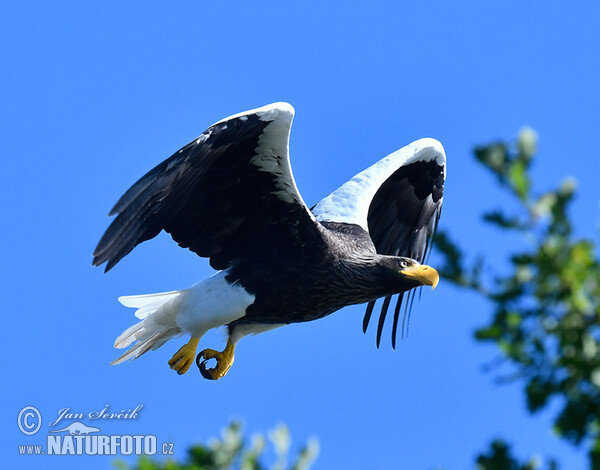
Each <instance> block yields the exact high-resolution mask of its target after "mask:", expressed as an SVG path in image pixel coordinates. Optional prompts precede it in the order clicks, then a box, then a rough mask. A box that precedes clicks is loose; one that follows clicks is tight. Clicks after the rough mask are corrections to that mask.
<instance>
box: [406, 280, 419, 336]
mask: <svg viewBox="0 0 600 470" xmlns="http://www.w3.org/2000/svg"><path fill="white" fill-rule="evenodd" d="M416 293H417V290H416V289H414V290H413V291H412V292H411V293H410V295H409V298H408V299H407V300H406V305H407V307H408V315H407V319H406V337H407V338H408V332H409V330H410V314H411V313H412V308H413V302H414V301H415V294H416ZM409 304H410V305H409Z"/></svg>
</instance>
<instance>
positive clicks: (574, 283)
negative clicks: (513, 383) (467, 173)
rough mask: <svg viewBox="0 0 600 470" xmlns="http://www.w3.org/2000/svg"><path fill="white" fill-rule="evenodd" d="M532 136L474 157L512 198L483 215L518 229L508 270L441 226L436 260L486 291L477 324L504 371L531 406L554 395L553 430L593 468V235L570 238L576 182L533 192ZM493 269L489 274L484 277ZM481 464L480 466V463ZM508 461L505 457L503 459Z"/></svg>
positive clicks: (598, 411)
mask: <svg viewBox="0 0 600 470" xmlns="http://www.w3.org/2000/svg"><path fill="white" fill-rule="evenodd" d="M536 152H537V136H536V134H535V133H534V132H533V131H532V130H530V129H525V130H523V131H522V132H521V134H520V136H519V138H518V140H517V142H516V144H512V145H511V144H509V143H505V142H497V143H493V144H490V145H485V146H479V147H477V148H476V149H475V157H476V159H477V161H479V162H480V163H481V164H482V165H483V166H484V167H485V168H486V169H487V170H489V171H490V172H491V174H492V175H493V176H494V177H495V178H496V180H497V181H498V183H499V184H500V185H501V187H502V188H504V189H505V190H506V192H507V193H509V195H510V197H511V198H513V199H514V201H516V207H517V208H518V209H517V210H516V211H514V212H507V211H506V210H505V209H503V208H500V207H498V208H492V209H491V210H490V211H489V212H487V213H485V214H484V215H483V221H484V223H486V224H489V225H492V226H494V227H496V228H497V229H499V230H503V231H506V232H511V233H518V234H520V235H521V239H522V240H523V244H522V246H520V247H519V248H516V249H515V250H514V252H513V253H511V254H510V255H509V260H510V261H509V266H510V268H509V272H508V273H506V274H500V273H498V272H497V271H496V270H494V275H493V276H491V277H490V276H487V275H486V276H485V279H484V276H482V266H486V274H487V273H488V272H489V269H490V263H489V261H488V259H486V258H483V257H480V258H479V259H477V260H476V261H474V262H472V263H470V264H469V263H467V261H465V256H464V255H463V250H462V249H461V248H460V247H459V246H458V244H457V243H455V242H453V241H452V239H451V237H450V235H449V234H448V233H444V232H440V233H439V235H438V236H437V242H436V247H437V248H438V250H439V251H441V252H442V254H443V255H444V258H445V265H444V266H443V267H442V269H441V270H440V273H441V274H442V276H443V277H445V278H446V279H448V280H450V281H451V282H453V283H455V284H456V285H459V286H462V287H465V288H467V289H470V290H473V291H475V292H477V293H478V294H480V295H482V296H484V297H485V298H486V299H488V300H489V301H490V303H491V305H492V308H493V316H492V318H491V320H490V322H489V323H488V324H486V325H484V326H482V327H481V328H479V329H478V330H477V331H476V332H475V337H476V339H477V340H478V341H484V342H488V343H493V344H495V345H496V346H497V347H498V349H499V351H500V354H501V356H502V357H503V358H504V359H508V361H509V362H510V363H511V364H512V365H513V368H514V372H515V373H514V374H512V376H511V378H512V379H515V380H522V381H523V382H524V391H525V396H526V400H527V407H528V409H529V410H530V412H532V413H533V412H536V411H538V410H541V409H544V408H546V407H547V406H548V404H549V401H550V400H551V399H556V400H557V401H558V402H559V403H560V411H559V412H558V413H557V414H556V415H555V416H554V429H555V431H556V432H557V433H558V434H559V435H560V436H561V437H562V438H564V439H566V440H567V441H569V442H571V443H573V444H576V445H577V444H583V445H585V446H586V447H587V448H588V450H589V455H590V468H600V434H599V431H600V327H599V318H600V262H599V260H598V255H597V247H596V246H595V244H594V242H593V241H591V240H587V239H582V238H577V237H576V236H575V234H574V233H573V226H572V222H571V220H570V218H569V212H568V211H569V207H570V205H571V204H572V202H573V200H574V195H575V182H574V181H573V180H572V179H567V180H565V181H563V183H562V184H561V185H560V186H558V187H557V188H555V189H552V190H549V191H546V192H541V193H538V192H534V190H533V184H532V178H531V165H532V162H533V160H534V156H535V154H536ZM490 278H491V280H489V279H490ZM486 468H487V467H486ZM510 468H512V467H510Z"/></svg>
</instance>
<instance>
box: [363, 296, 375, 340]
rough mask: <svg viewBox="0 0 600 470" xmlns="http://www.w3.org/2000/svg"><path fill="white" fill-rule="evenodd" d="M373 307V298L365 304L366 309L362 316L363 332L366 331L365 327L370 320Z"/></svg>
mask: <svg viewBox="0 0 600 470" xmlns="http://www.w3.org/2000/svg"><path fill="white" fill-rule="evenodd" d="M374 307H375V300H372V301H371V302H369V303H368V304H367V311H366V312H365V317H364V318H363V333H366V332H367V327H368V326H369V320H371V314H372V313H373V308H374Z"/></svg>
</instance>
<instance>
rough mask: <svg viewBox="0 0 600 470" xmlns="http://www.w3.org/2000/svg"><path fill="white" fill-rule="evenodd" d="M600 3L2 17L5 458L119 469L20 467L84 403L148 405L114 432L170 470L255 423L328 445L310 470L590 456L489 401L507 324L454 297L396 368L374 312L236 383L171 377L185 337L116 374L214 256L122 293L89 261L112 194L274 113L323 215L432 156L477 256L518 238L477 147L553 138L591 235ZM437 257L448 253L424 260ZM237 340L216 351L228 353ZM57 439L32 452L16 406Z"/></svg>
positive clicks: (499, 392) (164, 255) (142, 267)
mask: <svg viewBox="0 0 600 470" xmlns="http://www.w3.org/2000/svg"><path fill="white" fill-rule="evenodd" d="M599 19H600V6H598V4H597V2H592V1H588V2H585V1H584V2H577V3H576V4H570V5H569V6H568V7H567V6H566V4H565V3H564V2H558V1H531V2H518V1H502V2H499V1H493V2H481V1H474V0H471V1H464V2H459V3H456V2H442V1H430V2H410V3H408V2H382V1H372V2H368V3H367V2H348V1H344V2H339V1H332V2H314V1H303V2H282V1H257V2H240V1H233V2H227V3H226V4H225V3H222V2H201V1H187V0H185V1H184V0H182V1H178V2H159V1H150V0H146V1H129V2H122V1H121V2H117V1H104V2H97V1H89V2H80V1H77V2H76V1H62V0H57V1H54V2H51V3H43V2H30V1H25V0H24V1H20V2H3V4H2V5H1V6H0V41H1V43H2V44H3V47H2V50H1V51H0V59H1V63H2V69H3V71H2V74H0V101H1V103H2V112H1V113H0V120H1V121H0V133H1V138H0V151H1V154H2V159H1V160H0V165H1V170H2V171H0V175H1V176H0V177H1V178H2V184H1V185H0V188H1V189H0V191H2V200H3V201H4V204H3V220H4V222H3V230H2V231H1V232H0V236H1V237H2V246H3V247H4V250H3V263H2V265H3V266H2V270H1V271H0V276H1V285H2V286H3V308H2V310H3V322H4V331H5V334H4V338H3V341H2V351H3V355H4V360H3V361H2V372H3V377H4V381H3V402H4V406H2V408H1V414H0V418H1V420H2V435H3V437H4V439H3V440H2V442H3V444H2V445H3V447H4V446H6V449H4V451H3V456H4V459H5V460H4V461H5V462H6V465H9V466H13V467H18V468H40V467H44V468H81V466H82V465H84V466H85V467H86V468H92V469H96V468H98V469H100V468H108V467H109V465H110V460H111V458H106V457H81V456H73V457H48V456H43V457H27V456H19V455H18V452H17V445H18V444H38V443H41V442H43V440H44V439H45V437H44V436H45V435H46V433H47V431H48V430H49V429H50V428H49V426H48V423H49V422H50V421H51V420H52V419H54V418H55V417H56V415H57V414H58V410H60V409H63V408H66V407H69V408H71V409H72V410H73V411H76V412H83V413H88V412H90V411H94V410H99V409H102V408H103V407H104V406H105V405H106V404H110V406H111V409H113V410H116V409H129V408H135V407H136V406H137V405H138V404H143V405H144V408H143V411H142V412H141V413H140V416H139V418H138V419H137V420H131V421H122V422H106V423H102V426H99V427H101V428H102V430H103V432H104V431H106V432H107V433H109V434H110V433H112V434H154V435H156V436H157V437H158V440H159V442H163V441H165V442H173V443H174V445H175V452H176V456H177V457H182V456H183V455H184V454H185V449H186V448H187V447H188V446H189V445H190V444H191V443H193V442H197V441H206V440H207V439H208V438H209V437H211V436H215V435H217V434H218V432H219V430H220V428H221V427H222V426H224V425H225V424H227V423H228V422H229V421H230V420H231V419H232V418H236V417H239V418H242V419H243V420H244V422H245V423H246V429H247V431H248V434H250V433H252V432H255V431H261V432H264V431H266V430H267V429H270V428H272V427H273V426H275V425H276V424H277V423H279V422H285V423H287V424H288V425H289V427H290V429H291V432H292V437H293V442H292V446H293V447H294V448H295V447H297V446H299V445H300V444H302V443H303V442H305V441H306V439H307V438H308V437H309V436H313V435H314V436H317V437H318V438H319V440H320V444H321V455H320V457H319V459H318V460H317V464H316V467H315V468H319V469H328V468H348V469H364V468H407V469H412V468H419V469H420V468H423V469H433V468H435V467H440V466H445V467H446V468H448V469H464V468H470V467H471V463H472V460H473V456H474V454H475V453H476V452H477V451H480V450H482V449H484V448H486V447H487V444H488V442H489V440H490V439H491V438H493V437H495V436H501V437H504V438H506V439H507V440H509V441H511V442H513V443H515V447H516V451H517V453H518V454H520V455H523V456H524V455H533V454H536V455H548V454H550V455H553V456H555V457H557V458H558V459H559V460H562V461H563V462H564V463H566V466H568V468H570V469H580V468H584V457H583V456H582V455H581V454H580V453H579V452H577V451H576V450H574V449H572V448H571V447H570V446H567V445H566V444H564V443H562V442H561V441H560V440H559V439H557V438H556V437H555V436H553V434H552V432H551V429H550V428H551V427H550V423H551V415H550V414H548V413H543V414H541V415H537V416H535V417H531V416H529V415H528V414H527V413H526V412H525V407H524V401H523V397H522V392H521V386H522V385H521V384H514V385H508V386H497V385H495V384H494V383H493V376H491V375H490V374H484V373H483V372H482V370H481V368H482V366H483V365H484V364H485V363H487V362H488V361H489V360H491V359H492V358H494V357H495V351H494V350H493V349H492V348H491V347H486V346H481V345H478V344H476V343H475V342H474V341H473V340H472V332H473V330H474V328H475V327H477V326H478V325H482V324H484V323H485V322H486V320H487V319H488V318H489V315H490V311H491V308H490V306H489V305H487V304H485V303H484V302H482V301H481V300H480V299H478V298H476V297H474V296H472V295H470V294H467V293H465V292H462V291H458V290H456V289H455V288H453V287H452V286H450V285H447V284H446V283H441V284H440V286H439V287H438V288H437V289H436V290H435V291H434V292H433V293H431V292H429V291H424V292H423V295H422V299H421V301H420V303H418V305H416V306H415V308H414V311H413V317H412V322H411V332H410V337H409V339H408V340H405V341H402V342H400V344H399V346H398V347H397V350H396V352H393V351H392V350H391V346H390V345H389V340H388V339H387V338H388V337H389V330H388V329H386V331H385V332H384V335H385V336H386V341H385V342H384V343H383V345H382V347H381V349H380V350H377V349H376V348H375V334H374V331H373V326H372V329H371V330H370V331H368V333H367V335H363V334H362V331H361V322H362V313H363V308H362V307H353V308H347V309H344V310H342V311H340V312H337V313H336V314H334V315H332V316H330V317H328V318H326V319H323V320H320V321H317V322H312V323H307V324H301V325H292V326H289V327H285V328H281V329H278V330H275V331H272V332H269V333H265V334H263V335H260V336H257V337H250V338H247V339H245V340H243V342H241V343H240V345H239V347H238V350H237V355H236V363H235V366H234V367H233V368H232V370H231V371H230V373H229V375H228V376H227V377H226V378H225V379H223V380H220V381H218V382H215V383H212V382H208V381H206V380H204V379H202V378H201V377H200V375H199V374H198V373H197V371H196V370H194V369H192V370H191V372H190V373H188V374H187V375H185V376H183V377H179V376H177V375H176V374H174V373H173V372H172V371H171V370H170V369H169V368H168V366H167V361H168V359H169V358H170V357H171V355H172V354H173V353H174V352H175V351H176V350H177V349H178V348H179V347H180V345H181V344H183V342H184V340H178V341H173V342H170V343H168V344H167V345H165V346H163V347H162V348H161V349H160V350H158V351H156V352H153V353H152V354H148V355H146V356H145V357H143V358H142V359H140V360H137V361H135V362H133V363H128V364H125V365H122V366H118V367H111V366H109V362H110V361H111V360H113V359H114V358H115V357H116V356H117V352H116V351H115V350H113V347H112V344H113V341H114V338H115V337H116V336H117V335H118V334H119V333H120V332H121V331H122V330H123V329H125V328H126V327H128V326H129V325H130V324H132V323H133V321H134V317H133V312H132V311H131V310H129V309H126V308H124V307H122V306H121V305H119V304H118V302H117V300H116V299H117V297H118V296H119V295H125V294H138V293H150V292H161V291H167V290H173V289H179V288H184V287H187V286H189V285H191V284H193V283H194V282H196V281H198V280H200V279H202V278H205V277H207V276H209V275H210V274H211V270H210V268H209V266H208V264H207V262H206V260H201V259H199V258H197V257H196V256H195V255H193V254H192V253H189V252H187V251H185V250H181V249H179V248H178V247H177V246H176V245H175V244H174V243H173V242H172V241H171V240H170V238H169V237H168V236H165V235H164V234H163V235H161V236H159V237H158V238H157V239H155V240H153V241H151V242H149V243H145V244H143V245H142V246H139V247H138V248H136V249H135V250H134V252H132V254H130V255H129V256H128V257H127V258H126V259H124V260H123V261H122V262H121V263H120V264H119V265H118V266H117V267H116V268H115V269H114V270H113V271H111V272H110V273H109V274H108V275H104V274H102V270H100V269H98V268H92V267H91V266H90V263H91V258H92V257H91V254H92V251H93V249H94V247H95V245H96V243H97V241H98V239H99V237H100V236H101V234H102V233H103V231H104V229H105V228H106V227H107V225H108V223H109V219H107V217H106V214H107V213H108V210H109V209H110V208H111V207H112V205H113V204H114V202H116V200H117V199H118V197H119V196H120V195H121V194H122V193H123V192H124V191H125V190H126V189H127V188H128V187H129V186H130V185H131V184H132V183H133V182H135V181H136V180H137V178H138V177H140V176H141V175H142V174H144V173H145V172H146V171H147V170H149V169H150V168H152V167H153V166H154V165H155V164H157V163H158V162H160V161H162V160H163V159H165V158H166V157H168V156H169V155H170V154H171V153H172V152H174V151H175V150H177V149H178V148H179V147H180V146H182V145H183V144H185V143H187V142H188V141H189V140H191V139H192V138H194V137H196V136H197V135H198V134H200V133H201V132H202V131H203V130H204V129H205V128H206V127H208V126H209V125H210V124H211V123H213V122H215V121H217V120H219V119H221V118H223V117H225V116H228V115H230V114H233V113H236V112H240V111H243V110H246V109H250V108H254V107H258V106H262V105H264V104H267V103H270V102H274V101H288V102H290V103H291V104H293V106H294V107H295V108H296V118H295V121H294V125H293V129H292V137H291V158H292V164H293V168H294V174H295V177H296V181H297V184H298V186H299V188H300V190H301V192H302V194H303V196H304V199H305V200H306V201H307V203H308V204H312V203H314V202H317V201H318V200H319V199H320V198H322V197H324V196H326V195H327V194H328V193H329V192H331V191H332V190H334V189H335V188H336V187H338V186H339V185H340V184H342V183H343V182H344V181H346V180H347V179H348V178H350V177H351V176H352V175H354V174H355V173H357V172H358V171H361V170H362V169H364V168H366V167H367V166H369V165H370V164H372V163H374V162H375V161H377V160H378V159H380V158H382V157H383V156H385V155H387V154H389V153H391V152H392V151H394V150H396V149H398V148H400V147H402V146H404V145H405V144H407V143H409V142H411V141H413V140H415V139H417V138H420V137H435V138H437V139H439V140H440V141H441V142H442V143H443V144H444V146H445V149H446V153H447V157H448V179H447V184H446V193H445V205H444V213H443V216H442V221H441V225H442V226H443V227H444V228H445V229H448V230H449V231H451V232H452V233H453V234H454V236H455V237H456V238H459V239H460V240H461V242H462V244H463V245H464V246H465V247H468V248H469V255H471V256H475V255H476V254H478V253H484V254H486V255H489V256H490V259H492V260H494V261H495V262H497V263H499V266H500V267H501V265H502V259H503V255H504V254H506V253H508V252H509V251H510V250H511V249H512V248H513V247H515V246H519V245H520V244H522V243H524V242H523V241H521V240H518V239H514V238H510V239H508V238H506V237H505V235H503V234H499V233H496V232H494V231H493V230H491V229H489V228H487V227H484V226H482V225H481V223H480V214H481V212H482V211H483V210H484V209H489V208H494V207H496V206H498V205H500V204H504V203H505V201H504V199H503V196H502V193H500V192H499V191H498V189H497V188H496V187H495V185H494V181H493V180H492V178H490V177H489V176H488V175H487V174H485V173H484V172H483V170H481V169H480V168H479V167H478V166H477V165H476V164H475V163H474V161H473V159H472V157H471V148H472V146H473V145H474V144H477V143H482V142H487V141H489V140H492V139H496V138H511V137H514V136H516V134H517V133H518V131H519V129H520V128H521V126H523V125H529V126H532V127H533V128H534V129H536V130H537V131H538V133H539V134H540V155H539V157H538V160H537V161H536V163H535V168H534V175H535V177H536V183H537V184H538V187H539V189H548V188H550V187H553V186H554V185H556V184H558V183H559V182H560V181H561V180H562V178H563V177H565V176H567V175H570V176H573V177H575V178H576V179H577V181H578V185H579V197H578V198H577V200H576V203H575V207H574V210H573V216H574V219H575V221H576V223H577V225H578V229H577V230H578V234H579V235H581V236H586V237H590V238H595V239H596V240H597V235H598V231H597V229H598V225H599V222H600V217H599V206H598V201H599V199H600V198H599V190H598V185H597V175H598V172H599V170H600V165H599V164H598V155H597V149H596V146H597V144H596V138H597V136H598V134H599V132H600V124H599V123H600V111H599V110H600V91H599V90H600V88H599V87H598V76H599V75H600V56H599V55H598V53H597V52H598V50H599V47H600V30H599V29H598V28H597V23H598V20H599ZM431 261H432V263H433V264H434V263H435V254H434V256H433V257H432V259H431ZM221 341H222V340H221V334H220V333H219V332H215V333H214V334H209V335H207V336H206V337H205V338H204V339H203V340H202V342H201V347H220V346H221V344H222V343H221ZM27 405H33V406H36V407H37V408H39V410H40V411H41V413H42V416H43V424H42V429H41V431H40V433H39V434H38V435H36V436H32V437H27V436H24V435H23V434H21V433H20V431H19V430H18V427H17V424H16V417H17V415H18V413H19V410H21V409H22V408H23V407H24V406H27Z"/></svg>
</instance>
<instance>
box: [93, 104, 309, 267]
mask: <svg viewBox="0 0 600 470" xmlns="http://www.w3.org/2000/svg"><path fill="white" fill-rule="evenodd" d="M293 117H294V109H293V108H292V106H290V105H289V104H287V103H274V104H271V105H268V106H265V107H262V108H258V109H254V110H251V111H247V112H245V113H240V114H236V115H234V116H231V117H229V118H226V119H224V120H222V121H219V122H217V123H216V124H214V125H212V126H211V127H209V128H208V129H207V130H206V131H205V132H204V133H203V134H202V135H201V136H200V137H198V138H197V139H196V140H194V141H192V142H190V143H189V144H187V145H186V146H185V147H183V148H182V149H181V150H179V151H178V152H176V153H175V154H174V155H172V156H171V157H170V158H169V159H167V160H165V161H164V162H162V163H161V164H159V165H158V166H157V167H155V168H154V169H153V170H151V171H150V172H148V173H147V174H146V175H145V176H143V177H142V178H141V179H140V180H139V181H138V182H137V183H135V184H134V185H133V186H132V187H131V188H130V189H129V190H128V191H127V192H126V193H125V194H124V195H123V196H122V197H121V199H119V201H118V202H117V204H116V205H115V207H114V208H113V209H112V211H111V212H110V215H114V214H117V217H116V218H115V220H114V221H113V222H112V224H111V225H110V226H109V227H108V229H107V230H106V233H105V234H104V236H103V237H102V239H101V240H100V242H99V243H98V246H97V248H96V250H95V251H94V261H93V264H94V265H96V266H99V265H101V264H102V263H104V262H106V263H107V265H106V271H108V270H109V269H111V268H112V267H113V266H114V265H115V264H116V263H117V262H118V261H119V260H120V259H121V258H123V257H124V256H125V255H127V253H129V252H130V251H131V250H132V249H133V248H134V247H135V246H136V245H138V244H139V243H142V242H143V241H145V240H149V239H151V238H153V237H155V236H156V235H158V233H159V232H160V231H161V230H165V231H166V232H168V233H170V234H171V236H172V237H173V239H174V240H175V241H176V242H177V243H178V244H179V246H181V247H184V248H189V249H190V250H191V251H193V252H194V253H196V254H198V255H199V256H203V257H209V258H210V264H211V265H212V266H213V268H215V269H225V268H227V267H229V266H231V265H232V263H234V262H235V261H236V260H240V259H244V258H247V257H248V256H260V254H264V253H265V250H267V251H269V253H270V254H272V255H276V254H277V253H278V252H279V251H283V252H285V253H288V254H289V253H290V252H293V250H294V247H299V246H300V244H301V243H302V242H307V241H310V240H311V239H316V238H319V237H320V235H319V232H318V229H317V227H316V222H315V220H314V218H313V216H312V214H311V213H310V211H309V210H308V208H307V207H306V205H305V204H304V201H303V200H302V197H301V196H300V193H299V192H298V188H297V187H296V183H295V182H294V177H293V175H292V170H291V166H290V161H289V156H288V140H289V134H290V128H291V124H292V119H293Z"/></svg>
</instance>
